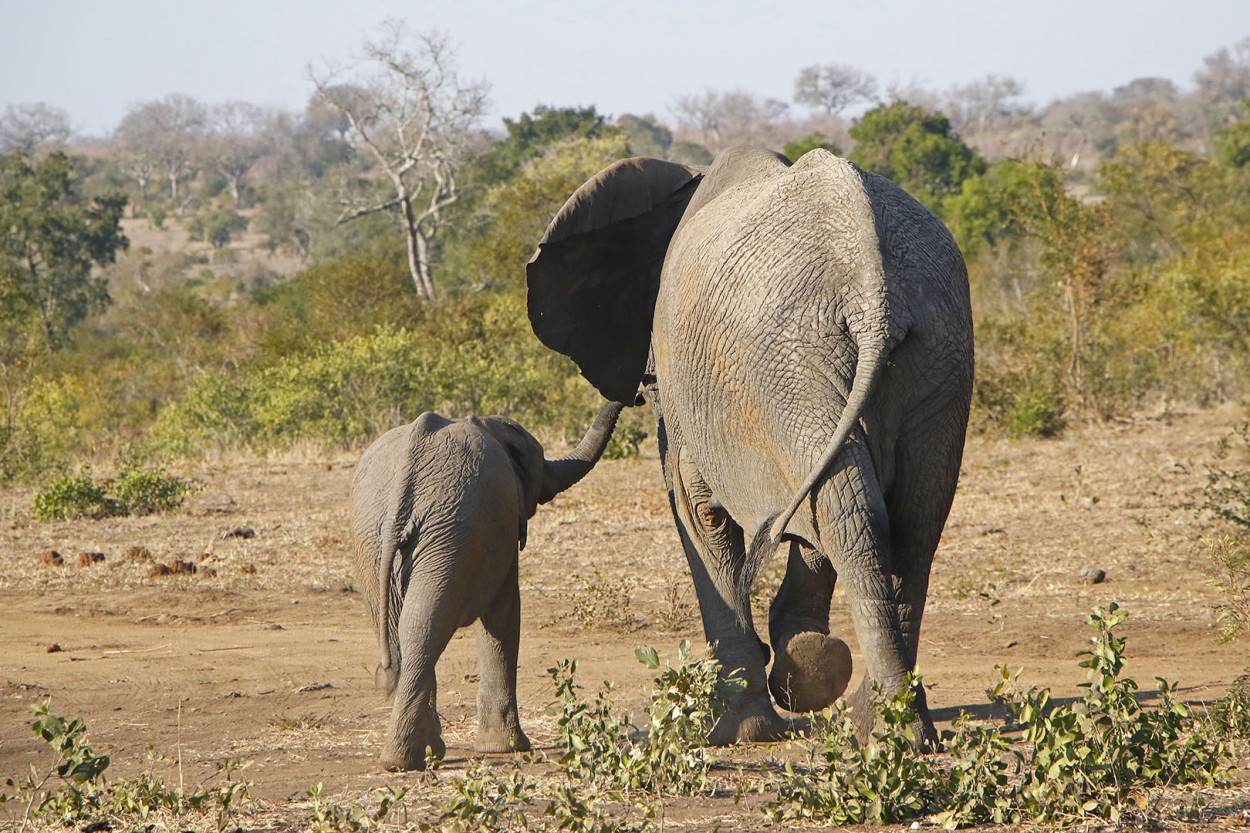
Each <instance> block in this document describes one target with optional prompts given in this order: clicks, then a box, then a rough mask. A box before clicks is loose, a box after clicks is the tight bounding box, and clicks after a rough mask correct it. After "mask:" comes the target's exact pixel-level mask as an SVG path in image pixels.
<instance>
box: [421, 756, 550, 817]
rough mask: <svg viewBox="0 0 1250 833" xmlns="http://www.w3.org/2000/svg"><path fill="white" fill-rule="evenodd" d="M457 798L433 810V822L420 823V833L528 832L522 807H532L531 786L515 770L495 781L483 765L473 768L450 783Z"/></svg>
mask: <svg viewBox="0 0 1250 833" xmlns="http://www.w3.org/2000/svg"><path fill="white" fill-rule="evenodd" d="M453 785H454V787H455V790H456V795H455V796H454V797H453V798H452V799H451V800H450V801H447V802H445V803H443V804H441V805H439V806H437V807H436V809H437V810H438V815H437V817H436V818H435V820H434V821H433V822H422V823H421V824H420V825H419V829H420V830H421V831H422V833H434V831H449V832H450V831H455V833H476V831H493V830H500V829H519V830H526V829H528V824H527V821H526V817H525V811H524V809H523V807H524V806H528V805H529V804H530V803H531V799H530V794H531V793H532V792H533V791H534V782H533V781H531V780H530V779H529V778H527V777H526V776H525V774H524V773H523V772H521V770H519V769H516V770H513V771H512V774H511V775H510V776H509V777H508V778H506V779H501V778H496V777H494V776H493V775H491V773H490V768H489V767H487V766H486V765H481V766H477V767H474V768H473V769H471V770H469V771H468V772H467V773H465V776H464V777H463V778H456V779H455V781H454V782H453Z"/></svg>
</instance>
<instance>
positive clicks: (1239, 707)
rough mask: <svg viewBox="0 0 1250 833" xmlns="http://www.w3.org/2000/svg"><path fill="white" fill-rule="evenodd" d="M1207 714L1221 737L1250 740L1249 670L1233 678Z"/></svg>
mask: <svg viewBox="0 0 1250 833" xmlns="http://www.w3.org/2000/svg"><path fill="white" fill-rule="evenodd" d="M1208 714H1209V715H1210V717H1211V721H1212V723H1214V724H1215V729H1216V731H1217V732H1219V733H1220V736H1221V737H1225V738H1230V739H1238V740H1245V741H1250V671H1248V672H1246V673H1244V674H1242V675H1241V676H1240V677H1238V678H1237V679H1236V680H1233V684H1232V685H1231V686H1229V688H1228V693H1227V694H1225V695H1224V696H1223V697H1222V698H1221V699H1219V700H1216V701H1215V702H1214V703H1212V704H1211V708H1210V710H1209V711H1208Z"/></svg>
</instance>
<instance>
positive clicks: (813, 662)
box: [528, 148, 973, 744]
mask: <svg viewBox="0 0 1250 833" xmlns="http://www.w3.org/2000/svg"><path fill="white" fill-rule="evenodd" d="M528 277H529V308H530V320H531V323H532V324H533V327H534V331H535V333H536V334H537V335H538V337H539V338H540V339H541V340H542V341H543V342H544V343H545V344H547V346H549V347H551V348H553V349H555V350H558V351H560V352H562V353H564V354H566V355H568V356H570V357H571V358H573V359H574V361H576V362H577V363H578V365H579V367H580V368H581V370H582V373H583V375H585V376H586V377H587V378H588V379H589V380H590V381H591V382H592V383H594V384H595V385H596V386H597V387H598V388H599V389H600V391H601V392H603V393H604V395H605V396H607V397H608V398H609V399H623V398H624V397H625V396H627V395H629V394H631V393H632V392H633V391H634V389H635V387H636V386H638V385H639V384H642V385H644V386H645V387H647V388H648V390H649V394H650V397H649V398H651V399H652V403H653V405H654V406H655V412H656V418H657V429H658V430H657V437H658V438H659V440H660V444H661V456H662V460H663V467H664V476H665V479H666V480H667V483H668V488H669V496H670V500H671V504H672V509H673V515H674V518H675V519H676V523H677V528H678V531H679V533H680V537H681V541H682V544H683V547H684V548H685V552H686V557H687V560H688V562H689V565H690V569H691V572H692V574H693V577H694V583H695V588H696V591H697V594H698V598H699V606H700V609H701V611H702V615H703V626H704V632H705V634H706V636H707V639H708V641H709V642H711V643H713V644H714V645H715V646H716V652H717V655H718V657H719V658H720V660H721V662H722V663H723V664H724V667H725V668H726V669H727V670H729V671H730V672H732V671H733V670H734V669H740V670H738V671H737V673H738V674H739V675H741V676H742V677H743V678H744V679H745V680H746V683H747V686H746V689H745V691H744V692H743V694H742V695H741V696H740V697H739V698H738V699H736V700H735V702H733V703H732V704H731V707H730V709H729V712H728V713H727V714H726V715H725V716H724V717H723V718H722V719H721V720H720V722H719V723H718V724H717V725H716V726H715V727H714V728H713V730H712V732H711V734H710V737H709V740H710V741H711V742H712V743H717V744H724V743H732V742H734V741H739V740H747V741H762V740H772V739H775V738H778V737H780V736H781V735H782V733H783V732H785V731H786V730H787V728H789V724H788V722H787V721H785V720H783V719H782V718H781V717H780V716H779V715H778V713H777V711H776V710H775V708H774V706H773V703H772V701H771V700H770V697H769V693H770V690H771V693H772V696H773V698H775V699H776V701H777V703H778V704H780V705H782V706H783V707H785V708H787V709H789V710H791V711H812V710H816V709H820V708H823V707H824V706H826V705H827V704H829V703H830V702H832V701H833V699H834V698H835V697H836V696H837V695H838V694H839V693H840V687H844V686H845V684H846V682H845V680H846V678H847V674H846V673H845V671H846V669H845V668H842V669H840V670H837V671H835V669H838V667H839V666H840V665H842V666H845V665H846V663H847V658H846V655H845V646H844V645H843V644H842V643H841V641H840V640H837V639H835V638H831V637H829V636H828V634H829V605H830V596H831V594H832V592H833V588H834V583H835V581H837V580H838V578H841V579H842V580H843V581H844V582H845V584H846V586H847V598H848V600H849V603H850V607H851V614H852V619H853V622H854V626H855V633H856V636H857V637H858V641H859V645H860V651H861V660H862V661H863V662H864V663H865V666H866V671H867V673H866V675H865V679H864V683H863V685H862V686H861V687H860V689H859V690H858V691H857V692H855V693H854V695H853V696H852V697H851V702H852V704H853V705H854V706H855V707H856V710H855V714H856V715H858V716H860V718H861V720H860V726H859V728H860V731H861V733H867V732H868V731H869V730H870V729H871V711H870V710H869V708H868V705H869V700H870V696H871V692H872V685H873V682H874V681H876V682H878V683H880V684H881V686H882V687H883V689H884V691H885V692H887V693H890V692H895V691H897V690H898V689H899V688H900V687H901V686H902V685H903V683H904V678H905V675H906V673H907V672H908V671H910V670H911V669H912V668H913V667H915V664H916V650H917V644H918V642H919V638H920V621H921V617H922V615H923V613H924V605H925V595H926V592H927V588H928V582H929V568H930V565H931V563H932V560H933V553H934V550H935V549H936V547H937V544H938V539H939V537H940V535H941V532H942V527H943V525H944V524H945V522H946V516H947V513H948V511H949V509H950V505H951V500H952V498H953V496H954V492H955V483H956V479H957V477H958V473H959V465H960V459H961V457H962V454H963V443H964V430H965V427H966V425H967V419H968V404H969V399H970V397H971V390H972V370H973V349H972V320H971V312H970V307H969V299H968V280H967V272H966V269H965V267H964V261H963V257H962V256H961V255H960V253H959V250H958V248H957V247H956V245H955V243H954V241H953V240H952V239H951V236H950V234H949V233H948V232H947V230H946V228H945V227H944V226H943V225H942V224H941V223H940V222H939V221H938V220H937V219H936V218H935V217H934V216H933V215H932V214H931V213H930V212H929V211H928V210H927V209H925V208H924V207H923V206H921V205H920V204H919V203H918V202H916V201H915V200H914V199H913V198H912V197H910V196H909V195H908V194H907V193H905V192H904V191H903V190H902V189H900V188H898V187H897V186H896V185H894V184H893V183H891V182H889V181H887V180H886V179H884V178H882V177H879V176H876V175H874V174H871V173H867V172H865V171H862V170H860V169H858V168H857V167H856V166H854V165H853V164H851V163H850V162H847V161H845V160H843V159H839V158H837V157H835V156H833V155H832V154H830V153H828V152H826V151H823V150H815V151H812V152H811V153H808V154H806V155H805V156H803V158H801V159H800V160H798V162H796V163H794V164H793V166H791V165H790V163H789V161H788V160H786V159H785V158H784V157H781V156H778V155H776V154H773V153H770V152H767V151H762V150H756V149H751V148H732V149H730V150H728V151H726V152H724V153H722V154H721V155H720V156H719V157H718V158H717V159H716V161H715V162H714V163H713V164H712V165H711V166H710V168H707V169H699V168H688V167H686V166H682V165H677V164H674V163H669V162H662V161H660V160H655V159H640V158H639V159H632V160H625V161H623V162H619V163H616V164H615V165H613V166H611V167H609V168H607V169H605V170H604V171H602V172H600V173H599V174H598V175H596V177H595V178H593V179H592V180H590V181H589V182H587V183H586V184H585V185H583V186H582V187H581V188H580V189H578V191H577V192H576V193H575V194H574V195H573V196H572V197H570V199H569V200H568V202H567V203H566V204H565V206H564V208H563V209H561V211H560V213H559V214H558V215H557V216H556V218H555V219H554V220H553V221H552V223H551V225H550V226H549V228H548V230H547V234H546V235H545V237H544V238H543V240H542V242H541V243H540V245H539V248H538V251H537V252H536V254H535V256H534V259H533V260H532V261H531V262H530V264H529V266H528ZM605 299H606V300H605ZM652 374H653V375H652ZM783 542H784V543H785V544H786V547H787V549H788V561H787V567H786V574H785V578H784V580H783V583H782V585H781V587H780V589H779V590H778V592H777V595H776V597H775V599H774V600H773V602H772V606H771V608H770V612H769V623H768V624H769V641H770V643H771V646H772V656H773V658H774V662H773V671H772V674H771V675H770V676H766V673H765V672H766V667H767V665H768V662H769V659H770V652H769V649H768V647H767V646H766V645H764V644H763V643H762V642H761V641H760V639H759V637H758V636H757V635H756V630H755V626H754V624H753V622H752V617H751V604H750V589H751V585H752V582H753V580H754V577H755V575H756V572H757V570H758V568H759V566H760V563H761V561H762V560H763V558H764V557H766V556H767V555H768V554H770V553H771V552H773V551H774V549H775V548H776V546H777V544H779V543H783ZM839 681H840V682H839ZM917 694H918V707H919V713H920V718H921V727H920V728H921V729H922V732H923V736H924V737H925V738H926V739H928V740H933V739H935V735H934V730H933V724H932V720H931V719H930V716H929V713H928V708H927V705H926V703H925V699H924V692H923V690H918V691H917ZM865 716H867V719H866V720H864V717H865Z"/></svg>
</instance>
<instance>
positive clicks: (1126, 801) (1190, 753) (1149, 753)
mask: <svg viewBox="0 0 1250 833" xmlns="http://www.w3.org/2000/svg"><path fill="white" fill-rule="evenodd" d="M1126 616H1127V614H1126V613H1125V612H1124V611H1123V610H1121V609H1120V608H1119V606H1118V605H1116V604H1115V603H1114V602H1112V603H1110V604H1109V605H1108V606H1107V608H1106V609H1105V610H1104V609H1102V608H1098V609H1095V610H1094V612H1093V613H1092V614H1091V615H1090V617H1089V619H1088V620H1087V624H1089V625H1090V626H1092V627H1094V628H1096V629H1097V630H1098V635H1097V636H1096V637H1095V638H1094V640H1093V646H1092V647H1091V648H1090V649H1089V650H1087V651H1082V652H1081V653H1080V654H1078V656H1081V657H1083V659H1081V661H1080V663H1079V665H1080V666H1081V667H1082V668H1085V669H1086V673H1087V675H1088V678H1089V679H1088V680H1087V681H1086V682H1084V683H1082V684H1081V685H1082V687H1084V688H1085V689H1086V693H1085V696H1084V697H1083V698H1082V699H1081V701H1080V703H1079V704H1077V705H1056V704H1054V703H1053V702H1052V700H1051V696H1050V691H1049V690H1048V689H1040V690H1039V689H1030V690H1028V691H1025V692H1021V691H1018V690H1016V691H1011V692H1010V693H1009V694H1007V696H1006V697H1005V702H1006V703H1007V705H1008V707H1009V708H1010V709H1011V711H1012V714H1013V715H1014V716H1015V718H1016V720H1017V721H1018V722H1019V723H1020V724H1021V725H1022V726H1024V744H1025V748H1026V753H1025V755H1026V758H1027V761H1028V763H1027V764H1026V766H1025V768H1024V773H1023V779H1022V781H1021V783H1020V785H1019V787H1018V788H1017V793H1018V798H1017V804H1018V806H1019V808H1020V812H1021V814H1022V815H1023V817H1024V818H1027V819H1030V820H1033V821H1037V822H1042V823H1049V822H1063V821H1071V820H1073V819H1080V818H1101V819H1107V820H1109V821H1112V822H1118V821H1119V820H1120V819H1121V818H1122V817H1123V816H1124V814H1125V812H1126V808H1128V807H1130V806H1136V805H1134V804H1132V803H1131V802H1130V799H1132V798H1134V797H1137V796H1143V795H1144V794H1145V791H1146V790H1148V789H1151V788H1157V787H1163V786H1169V785H1179V784H1193V783H1199V784H1203V785H1207V786H1210V785H1214V784H1217V783H1219V782H1221V780H1222V778H1223V771H1224V770H1223V766H1224V764H1223V761H1224V760H1225V759H1226V758H1227V757H1228V750H1227V748H1226V747H1225V746H1224V744H1223V743H1222V742H1220V741H1217V740H1213V739H1212V738H1210V737H1207V736H1206V733H1205V732H1201V731H1198V727H1196V726H1195V724H1194V721H1193V720H1192V719H1191V716H1190V713H1189V709H1188V707H1187V706H1185V704H1183V703H1180V702H1177V701H1176V700H1175V699H1174V697H1173V696H1172V691H1173V686H1172V684H1171V683H1169V682H1168V681H1167V680H1164V679H1161V678H1156V682H1157V683H1158V688H1159V700H1158V704H1157V706H1156V707H1155V708H1152V709H1144V708H1142V706H1141V705H1140V704H1139V703H1138V701H1137V697H1136V696H1135V692H1136V691H1137V683H1136V681H1134V680H1133V679H1132V678H1130V677H1121V676H1120V674H1121V671H1122V670H1123V667H1124V663H1125V656H1124V646H1125V640H1124V638H1123V637H1121V636H1118V635H1117V634H1116V633H1115V631H1114V628H1115V626H1116V625H1118V624H1120V623H1121V622H1122V621H1123V620H1124V618H1125V617H1126ZM1000 671H1001V672H1002V675H1003V682H1001V683H1000V684H999V686H998V687H996V688H995V689H994V690H993V696H995V697H1002V696H1003V694H1004V692H1006V691H1008V690H1009V688H1010V687H1009V685H1008V683H1009V675H1008V673H1007V671H1006V670H1005V669H1000Z"/></svg>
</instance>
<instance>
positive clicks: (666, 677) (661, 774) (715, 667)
mask: <svg viewBox="0 0 1250 833" xmlns="http://www.w3.org/2000/svg"><path fill="white" fill-rule="evenodd" d="M635 656H637V658H638V661H639V662H641V663H643V664H644V665H646V666H647V667H648V668H650V669H652V670H653V671H659V673H658V674H657V675H656V676H655V678H654V689H653V691H652V693H651V699H650V702H649V704H648V705H647V707H646V714H647V717H648V725H647V726H646V727H645V733H644V732H643V731H642V730H643V728H644V727H639V726H636V725H635V724H634V723H633V722H632V721H631V720H630V718H629V716H628V715H621V714H618V713H617V712H616V710H615V707H614V704H613V701H612V696H611V695H612V686H611V684H610V683H606V682H605V683H604V686H603V688H602V689H601V690H600V691H599V693H598V694H597V695H596V697H595V700H594V701H593V702H586V701H585V700H583V699H582V698H581V696H580V694H579V690H580V689H579V687H578V686H577V684H576V681H575V679H574V678H575V675H576V672H577V662H576V661H575V660H564V661H562V662H561V663H559V664H558V665H556V666H555V667H554V668H550V669H548V673H549V674H551V676H552V679H553V680H554V682H555V684H556V696H557V697H558V698H559V699H558V700H557V702H556V703H553V704H552V705H551V706H549V707H548V711H549V713H551V714H553V715H555V716H556V724H557V726H558V727H559V731H560V745H561V748H562V753H561V756H560V763H561V765H562V767H563V768H564V771H565V773H566V774H567V775H568V776H569V777H571V778H574V779H577V780H581V781H590V782H592V783H594V784H596V785H597V786H599V787H600V788H602V789H604V790H606V791H608V792H609V793H612V794H621V795H624V796H627V797H628V796H630V795H633V794H639V793H640V794H642V795H643V796H644V797H648V796H654V797H658V798H661V799H662V798H663V796H665V795H694V794H696V793H698V792H700V791H701V790H704V789H705V788H706V787H707V772H708V765H709V760H708V757H707V749H706V736H707V731H708V729H709V728H711V725H712V723H713V722H714V721H715V719H716V717H717V716H718V715H719V713H720V710H721V708H722V706H721V704H722V703H723V702H724V700H725V698H726V697H729V696H732V695H733V694H734V693H736V692H737V691H739V690H740V689H741V687H742V685H743V683H742V682H741V681H740V680H738V679H736V678H732V677H731V678H729V679H722V675H721V667H720V663H719V662H717V660H716V659H715V657H712V656H706V657H702V658H696V657H694V656H693V655H692V653H691V649H690V643H689V641H687V640H682V642H681V644H680V645H679V646H678V649H677V664H676V665H668V664H667V663H664V664H663V666H662V665H661V660H660V657H659V654H658V653H657V652H656V651H655V649H653V648H642V647H640V648H638V649H637V650H636V651H635ZM661 669H662V670H661Z"/></svg>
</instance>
